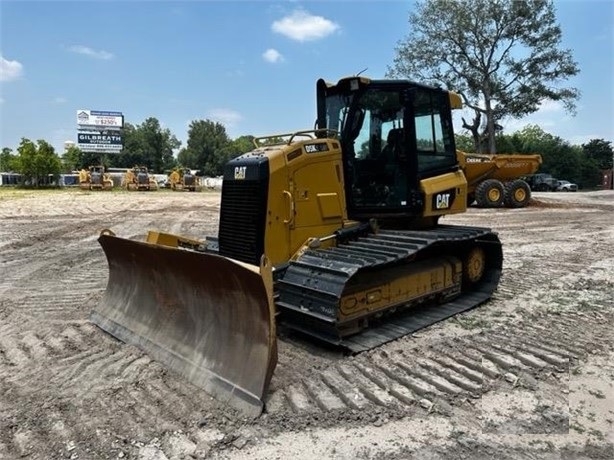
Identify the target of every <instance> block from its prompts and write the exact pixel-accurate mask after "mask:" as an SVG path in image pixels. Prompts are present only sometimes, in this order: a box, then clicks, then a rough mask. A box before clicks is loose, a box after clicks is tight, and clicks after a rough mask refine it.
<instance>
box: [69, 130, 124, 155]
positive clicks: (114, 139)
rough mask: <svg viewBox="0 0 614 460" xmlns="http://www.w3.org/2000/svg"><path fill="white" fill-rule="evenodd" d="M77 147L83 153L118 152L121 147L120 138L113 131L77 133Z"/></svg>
mask: <svg viewBox="0 0 614 460" xmlns="http://www.w3.org/2000/svg"><path fill="white" fill-rule="evenodd" d="M77 147H79V148H80V149H81V150H82V151H84V152H119V151H120V150H121V149H122V147H123V142H122V136H121V134H120V133H119V132H113V131H79V132H78V133H77Z"/></svg>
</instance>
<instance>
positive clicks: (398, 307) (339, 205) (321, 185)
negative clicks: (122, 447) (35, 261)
mask: <svg viewBox="0 0 614 460" xmlns="http://www.w3.org/2000/svg"><path fill="white" fill-rule="evenodd" d="M316 90H317V121H316V126H315V128H314V129H311V130H306V131H298V132H295V133H289V134H276V135H275V136H268V137H262V138H256V139H255V140H254V143H255V148H254V150H253V151H251V152H249V153H246V154H244V155H241V156H239V157H237V158H235V159H233V160H231V161H229V162H228V163H227V165H226V166H225V169H224V176H223V185H222V193H221V208H220V217H219V228H218V234H217V237H213V236H212V237H205V238H203V239H192V238H187V237H184V236H180V235H172V234H168V233H164V232H159V231H150V232H149V233H148V235H147V237H146V240H145V241H136V240H132V239H126V238H120V237H118V236H116V235H115V234H114V233H113V231H112V230H110V229H105V230H103V231H102V232H101V234H100V237H99V242H100V244H101V246H102V248H103V250H104V252H105V254H106V257H107V260H108V264H109V280H108V284H107V288H106V291H105V293H104V296H103V298H102V299H101V301H100V303H99V304H98V305H97V306H96V307H95V308H94V310H93V312H92V314H91V320H92V321H93V322H94V323H95V324H96V325H98V326H99V327H100V328H102V329H103V330H105V331H107V332H109V333H110V334H112V335H114V336H115V337H117V338H119V339H120V340H122V341H124V342H126V343H130V344H135V345H137V346H139V347H141V348H142V349H143V350H145V351H146V352H147V353H149V354H150V355H151V356H152V357H153V358H154V359H157V360H159V361H161V362H162V363H164V364H165V365H166V366H167V367H169V368H170V369H173V370H174V371H176V372H178V373H180V374H181V375H183V376H184V377H185V378H186V379H188V380H189V381H191V382H192V383H194V384H196V385H197V386H199V387H201V388H203V389H205V390H206V391H207V392H209V393H210V394H211V395H213V396H214V397H216V398H217V399H219V400H221V401H223V402H225V403H228V404H230V405H232V406H233V407H235V408H238V409H240V410H242V411H243V412H244V413H245V414H248V415H251V416H258V415H259V414H260V413H261V412H262V410H263V407H264V403H265V399H266V395H267V389H268V385H269V382H270V380H271V378H272V376H273V372H274V369H275V366H276V362H277V335H276V330H277V327H278V326H283V327H284V330H289V331H292V330H297V331H300V336H304V335H305V334H307V335H308V336H311V337H312V338H313V339H314V340H316V341H321V342H327V343H329V344H333V345H334V346H337V347H342V348H344V349H346V350H348V351H349V352H352V353H359V352H362V351H365V350H369V349H372V348H374V347H377V346H379V345H382V344H384V343H386V342H389V341H392V340H395V339H397V338H399V337H402V336H404V335H406V334H410V333H412V332H414V331H416V330H418V329H420V328H423V327H426V326H428V325H430V324H433V323H435V322H438V321H441V320H444V319H446V318H449V317H451V316H452V315H455V314H458V313H460V312H463V311H466V310H468V309H471V308H473V307H476V306H477V305H479V304H481V303H482V302H484V301H486V300H488V299H489V298H490V297H491V295H492V293H493V291H494V290H495V289H496V287H497V285H498V283H499V278H500V274H501V267H502V261H503V255H502V247H501V242H500V240H499V238H498V236H497V234H496V233H494V232H493V231H491V230H490V229H488V228H482V227H465V226H455V225H443V224H440V223H439V222H438V221H439V219H440V218H441V217H442V216H444V215H447V214H454V213H462V212H464V211H466V208H467V181H466V179H465V176H464V174H463V172H462V169H461V168H460V166H459V163H458V159H457V156H456V148H455V144H454V132H453V127H452V116H451V110H452V109H454V108H459V107H461V100H460V97H459V96H458V95H457V94H455V93H453V92H449V91H445V90H442V89H438V88H433V87H429V86H425V85H421V84H418V83H413V82H410V81H406V80H371V79H368V78H365V77H348V78H343V79H341V80H339V81H338V82H337V83H335V84H332V83H327V82H326V81H324V80H322V79H320V80H318V82H317V85H316ZM272 139H275V143H274V144H273V145H271V140H272ZM279 139H281V141H279ZM145 261H146V262H145Z"/></svg>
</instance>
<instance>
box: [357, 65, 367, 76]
mask: <svg viewBox="0 0 614 460" xmlns="http://www.w3.org/2000/svg"><path fill="white" fill-rule="evenodd" d="M367 69H368V67H365V68H364V69H362V70H361V71H360V72H358V73H357V74H356V76H357V77H358V76H360V74H361V73H363V72H364V71H366V70H367Z"/></svg>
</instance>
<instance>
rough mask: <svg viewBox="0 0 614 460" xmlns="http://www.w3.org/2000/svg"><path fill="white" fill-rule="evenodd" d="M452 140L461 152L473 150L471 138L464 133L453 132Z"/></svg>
mask: <svg viewBox="0 0 614 460" xmlns="http://www.w3.org/2000/svg"><path fill="white" fill-rule="evenodd" d="M454 140H455V143H456V148H457V149H458V150H462V151H463V152H474V151H475V146H474V145H473V139H472V138H471V136H468V135H466V134H454Z"/></svg>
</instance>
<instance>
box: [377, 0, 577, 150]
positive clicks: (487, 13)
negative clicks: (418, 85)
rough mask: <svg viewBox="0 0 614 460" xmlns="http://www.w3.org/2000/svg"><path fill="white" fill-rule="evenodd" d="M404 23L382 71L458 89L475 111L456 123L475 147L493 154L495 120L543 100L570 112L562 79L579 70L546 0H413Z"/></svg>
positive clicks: (569, 92)
mask: <svg viewBox="0 0 614 460" xmlns="http://www.w3.org/2000/svg"><path fill="white" fill-rule="evenodd" d="M409 24H410V33H409V35H408V36H407V38H406V39H405V40H402V41H400V42H399V43H398V45H397V47H396V56H395V58H394V61H393V65H392V66H389V68H388V72H387V74H388V76H391V77H403V78H409V79H413V80H417V81H421V82H426V83H430V84H433V85H437V86H440V85H443V86H444V87H445V88H448V89H452V90H454V91H456V92H458V93H459V94H460V95H461V97H462V98H463V101H464V103H465V105H466V106H468V107H469V108H471V109H473V111H474V115H475V116H474V118H473V120H472V121H471V122H467V120H466V119H465V118H463V127H464V128H466V129H468V130H469V131H470V132H471V135H472V137H473V141H474V145H475V151H476V152H481V151H483V150H487V151H488V152H491V153H495V152H496V143H495V135H496V133H497V131H500V128H501V127H500V125H499V122H500V121H502V120H503V119H505V118H506V117H511V118H521V117H523V116H526V115H528V114H530V113H533V112H535V111H537V110H538V109H539V106H540V104H541V103H542V102H543V101H545V100H551V101H560V102H562V103H563V104H564V106H565V108H566V109H567V110H568V111H570V112H572V113H573V112H574V110H575V102H576V100H577V99H578V98H579V91H578V90H577V89H576V88H571V87H569V88H565V87H561V84H562V83H563V82H564V81H566V80H567V79H568V78H569V77H572V76H574V75H576V74H578V73H579V68H578V65H577V63H576V62H575V61H574V60H573V58H572V53H571V50H568V49H560V45H561V37H562V33H561V28H560V27H559V25H558V24H557V22H556V18H555V8H554V5H553V2H552V0H515V1H511V2H510V1H507V0H419V1H418V2H417V3H416V7H415V9H414V11H412V12H411V13H410V16H409ZM483 119H484V120H483ZM483 121H484V122H485V123H483ZM484 140H485V141H486V142H485V143H486V146H487V148H486V149H484V148H483V147H484Z"/></svg>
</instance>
